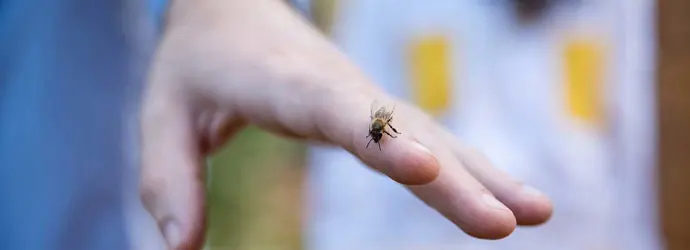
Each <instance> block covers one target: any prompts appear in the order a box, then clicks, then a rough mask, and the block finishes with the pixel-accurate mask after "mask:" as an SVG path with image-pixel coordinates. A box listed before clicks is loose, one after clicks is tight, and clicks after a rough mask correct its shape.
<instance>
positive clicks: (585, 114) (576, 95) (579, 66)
mask: <svg viewBox="0 0 690 250" xmlns="http://www.w3.org/2000/svg"><path fill="white" fill-rule="evenodd" d="M564 53H565V55H564V59H565V63H564V65H565V72H564V77H565V82H566V88H565V91H566V93H567V94H566V98H567V107H568V111H569V113H570V115H571V116H572V117H574V118H575V119H578V120H581V121H584V122H586V123H590V124H593V125H594V124H597V123H599V122H601V118H602V113H603V111H602V98H603V95H602V92H603V91H602V90H603V84H602V82H603V72H604V69H603V66H604V56H603V49H602V46H601V45H600V44H599V43H597V42H594V41H591V40H582V39H579V40H578V39H576V40H571V41H568V42H567V44H566V46H565V51H564Z"/></svg>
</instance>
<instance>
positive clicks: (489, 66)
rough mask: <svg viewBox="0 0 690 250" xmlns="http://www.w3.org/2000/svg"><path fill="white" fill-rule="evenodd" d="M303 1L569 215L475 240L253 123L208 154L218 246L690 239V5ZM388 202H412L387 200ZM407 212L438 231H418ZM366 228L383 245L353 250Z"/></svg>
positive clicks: (380, 72) (627, 244)
mask: <svg viewBox="0 0 690 250" xmlns="http://www.w3.org/2000/svg"><path fill="white" fill-rule="evenodd" d="M291 4H293V5H294V6H295V8H296V9H297V10H298V11H300V12H301V13H302V14H303V15H304V16H305V17H307V18H309V19H310V20H312V21H313V22H314V23H315V24H317V25H318V26H319V28H320V29H321V30H322V31H323V32H324V33H326V34H328V35H329V36H331V37H332V38H333V40H334V41H335V42H336V43H337V44H338V45H339V46H341V48H342V49H343V50H344V51H345V52H346V53H347V54H349V55H350V56H351V57H352V58H353V60H355V62H356V63H358V64H359V65H361V67H362V68H363V69H364V70H365V71H366V72H367V73H368V74H370V75H371V76H372V77H373V78H374V79H376V80H377V81H378V82H379V83H380V84H381V85H382V87H384V88H386V89H387V90H388V91H390V92H391V93H392V94H394V95H396V96H400V97H402V98H405V99H408V100H409V101H411V102H414V103H416V104H417V105H419V106H421V107H422V108H424V109H425V110H426V111H428V112H429V113H430V114H432V115H434V116H435V117H436V118H437V119H438V120H439V122H441V123H443V124H445V125H446V126H448V127H449V129H451V131H453V132H454V133H456V135H458V137H459V138H461V139H462V140H463V141H464V142H466V143H467V144H469V145H471V146H475V147H478V148H479V149H481V150H483V151H485V152H486V153H487V155H489V157H490V158H491V160H493V161H494V162H495V163H496V165H497V166H498V167H500V168H502V169H504V170H505V171H507V172H509V173H511V174H513V175H514V176H516V177H518V178H520V179H522V180H525V181H526V182H528V183H530V184H534V185H535V186H536V187H538V188H540V189H542V190H544V191H545V192H546V193H547V194H548V195H550V196H551V197H552V198H553V199H554V202H555V214H554V218H553V219H552V221H550V222H549V223H548V224H547V225H546V226H544V227H543V228H542V229H518V231H516V233H515V235H514V236H511V237H509V239H507V240H505V241H504V242H505V243H503V244H501V243H486V242H484V241H482V242H479V243H476V244H474V243H471V242H476V241H477V240H472V239H470V238H467V237H466V236H462V237H461V234H463V233H462V232H461V231H459V230H457V229H455V228H452V227H450V226H448V225H447V224H445V222H442V220H441V219H440V215H436V214H435V213H434V212H432V211H427V210H425V209H426V208H425V207H424V206H423V205H422V204H420V203H417V201H413V198H411V196H410V195H409V194H407V193H405V192H404V190H402V189H401V188H399V187H394V185H395V184H393V183H390V181H388V180H385V178H383V177H381V176H378V175H377V174H375V173H374V172H371V171H368V170H366V169H365V168H364V167H363V166H361V164H360V163H358V162H357V161H355V160H353V159H352V158H351V157H350V156H349V155H348V154H347V153H346V152H343V151H341V150H339V149H334V148H328V147H324V146H318V147H317V146H310V145H305V144H302V143H300V142H294V141H289V140H285V139H282V138H278V137H275V136H272V135H270V134H267V133H265V132H262V131H260V130H258V129H255V128H250V129H247V130H245V131H243V132H242V133H241V134H240V135H239V136H238V137H237V138H236V139H235V140H233V141H232V142H231V143H229V144H228V145H227V146H226V147H225V148H224V149H222V150H221V151H220V152H218V153H217V154H216V155H215V156H214V157H213V158H212V159H211V160H210V162H209V165H210V171H209V178H210V182H209V185H208V192H209V193H208V195H209V201H210V206H209V209H210V218H209V225H210V229H209V235H208V237H209V238H208V241H207V248H208V249H257V250H259V249H261V250H263V249H305V248H307V247H308V248H309V249H314V250H321V249H324V250H325V249H402V248H399V247H395V246H390V247H375V245H377V244H378V245H379V246H381V245H386V241H390V242H393V241H395V240H396V239H397V240H402V241H404V240H409V242H414V244H419V245H421V246H422V247H420V248H418V249H430V250H431V249H559V250H560V249H583V250H585V249H586V250H595V249H640V250H642V249H650V250H651V249H690V238H686V236H687V237H690V216H689V215H688V214H687V213H688V212H687V211H690V194H686V192H688V191H690V185H689V184H686V182H687V181H686V179H685V178H686V177H690V168H688V167H687V165H688V164H690V158H689V157H690V156H688V155H689V154H687V153H686V152H687V150H688V148H690V101H689V100H690V98H688V95H689V94H690V85H689V84H687V82H688V81H690V73H688V72H689V71H688V69H689V66H690V49H689V48H688V44H690V28H689V27H690V26H688V25H687V24H688V23H690V4H688V3H687V1H682V0H665V1H658V2H657V1H653V0H639V1H626V0H598V1H594V0H590V1H588V0H560V1H559V0H513V1H511V0H504V1H450V0H447V1H442V0H437V1H433V3H431V1H421V0H395V1H394V0H377V1H371V0H350V1H336V0H312V1H309V0H302V1H299V0H295V1H291ZM267 156H270V157H267ZM348 178H349V179H350V180H352V179H354V180H357V182H358V184H357V185H356V186H357V187H354V188H349V187H344V185H340V184H339V183H342V182H343V180H345V179H348ZM371 200H377V201H378V203H372V202H368V201H371ZM365 203H366V204H365ZM337 208H340V209H337ZM404 208H409V209H404ZM390 209H394V210H404V211H403V212H400V213H392V215H390V214H386V215H385V216H383V217H385V218H381V217H382V216H380V214H378V213H377V212H376V211H377V210H387V211H390ZM428 210H430V209H428ZM378 212H379V213H380V212H381V211H378ZM384 212H385V211H384ZM386 216H387V217H386ZM339 218H342V219H339ZM371 218H376V219H371ZM401 220H407V221H413V222H414V221H429V222H428V223H427V224H424V223H422V224H423V225H415V226H418V227H419V230H425V231H431V232H434V233H430V235H431V236H428V237H427V238H423V237H422V238H418V239H412V238H414V237H411V236H409V235H418V232H416V231H414V230H404V229H405V228H407V227H411V226H409V225H408V224H404V225H403V224H399V223H397V221H401ZM392 222H396V223H392ZM413 222H410V223H413ZM434 223H436V224H434ZM386 224H394V225H396V226H391V228H387V227H385V226H382V225H386ZM348 225H349V227H348ZM393 227H394V228H393ZM363 234H368V235H373V237H375V238H377V240H372V241H371V242H370V243H371V245H370V246H368V247H370V248H365V247H355V245H352V246H350V247H348V246H347V245H343V244H350V243H348V241H357V242H360V243H361V244H366V242H365V240H362V239H364V238H366V237H364V236H362V235H363ZM408 234H409V235H408ZM332 235H340V236H339V237H341V238H342V239H339V240H335V239H333V236H332ZM456 235H457V237H456ZM456 239H457V240H456ZM343 242H345V243H343ZM382 242H383V243H382ZM434 242H438V243H439V244H438V245H433V244H434ZM468 242H470V243H468ZM352 244H354V243H352ZM411 244H412V243H411ZM443 244H449V245H448V246H450V245H452V244H455V245H453V246H458V247H446V248H443V247H442V246H443ZM491 244H493V245H491ZM335 245H341V248H337V247H335ZM402 245H405V243H402Z"/></svg>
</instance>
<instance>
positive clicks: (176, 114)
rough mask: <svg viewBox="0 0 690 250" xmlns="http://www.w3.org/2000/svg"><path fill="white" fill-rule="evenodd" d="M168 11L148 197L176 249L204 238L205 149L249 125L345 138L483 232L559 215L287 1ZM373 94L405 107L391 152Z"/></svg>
mask: <svg viewBox="0 0 690 250" xmlns="http://www.w3.org/2000/svg"><path fill="white" fill-rule="evenodd" d="M169 11H170V13H169V16H168V20H167V26H166V28H165V33H164V36H163V37H162V40H161V42H160V44H159V47H158V50H157V54H156V58H155V59H154V62H153V64H152V67H151V71H150V74H149V79H148V83H147V89H146V94H145V97H144V103H143V106H142V112H141V115H142V116H141V125H142V141H141V143H142V176H141V177H142V179H141V196H142V200H143V202H144V205H145V206H146V208H147V210H148V211H149V212H150V213H151V215H152V216H153V217H154V218H155V219H156V220H157V221H158V224H159V226H160V229H161V232H162V234H163V236H164V237H165V239H166V240H167V242H168V244H169V247H170V249H200V248H201V246H202V243H203V242H202V241H203V238H204V233H205V231H204V229H205V225H204V218H205V216H206V215H205V212H204V209H203V207H204V205H205V202H206V201H205V197H204V190H205V189H204V187H205V184H204V181H205V180H204V178H203V176H205V174H204V173H203V171H204V165H203V162H204V161H203V159H204V158H205V157H206V156H207V155H208V154H210V153H212V152H213V151H214V150H215V149H216V148H218V147H219V146H221V145H223V144H224V143H226V142H227V141H228V140H229V139H231V138H232V135H233V134H235V133H236V132H237V131H239V130H240V129H241V128H243V127H244V126H245V125H247V124H254V125H257V126H259V127H261V128H263V129H265V130H267V131H270V132H273V133H276V134H279V135H284V136H287V137H291V138H294V139H299V140H304V141H319V142H325V143H329V144H332V145H337V146H340V147H342V148H344V149H345V150H347V151H349V152H351V153H352V154H354V155H355V156H357V157H359V158H360V159H361V160H362V161H363V162H364V163H365V164H366V165H368V166H369V167H371V168H372V169H374V170H376V171H378V172H381V173H383V174H385V175H387V176H389V177H390V178H391V180H392V181H396V182H398V183H400V184H402V185H406V187H407V188H408V189H409V190H410V191H411V192H412V193H414V194H415V195H416V196H417V197H418V198H419V199H421V200H423V201H424V202H426V203H427V204H428V205H429V206H430V207H432V208H434V209H436V210H437V211H439V213H440V214H442V215H443V216H445V217H446V218H447V219H449V220H450V221H452V222H453V223H455V224H456V225H457V226H458V227H459V228H460V229H461V230H463V231H464V232H466V233H468V234H470V235H472V236H474V237H477V238H483V239H501V238H504V237H506V236H508V235H510V234H511V233H512V232H513V230H515V228H516V226H517V225H538V224H542V223H544V222H546V221H547V220H548V219H549V217H550V216H551V213H552V205H551V202H550V201H549V199H548V198H547V197H546V196H544V195H543V194H541V193H540V192H538V191H536V190H535V189H533V188H529V187H527V186H526V185H523V184H522V183H521V182H520V181H517V180H514V179H512V178H511V177H510V176H508V175H507V174H505V173H503V172H501V171H500V170H498V169H496V168H494V167H493V166H492V165H491V163H490V161H489V160H488V159H487V158H486V157H485V156H483V155H482V154H481V153H480V152H477V151H475V150H472V149H471V148H470V147H468V146H466V145H463V144H462V142H460V141H458V140H457V139H455V137H454V136H453V135H452V134H450V133H449V132H448V131H447V130H446V129H445V128H443V127H442V126H440V125H439V124H437V123H435V122H434V121H433V120H432V119H430V118H429V117H428V116H427V115H425V114H424V113H423V112H421V111H420V110H419V109H418V108H417V107H415V106H413V105H410V104H408V103H406V102H404V101H402V100H398V99H396V98H392V97H390V96H389V95H388V94H386V93H385V92H383V91H382V90H381V89H379V88H377V87H375V84H374V83H373V82H372V81H371V79H369V78H368V77H367V76H366V75H365V74H363V73H362V71H361V70H360V69H358V68H357V66H356V65H354V64H352V63H351V62H350V61H349V60H348V58H347V57H346V56H345V55H344V54H343V53H341V52H340V51H339V50H338V49H337V47H336V46H335V45H333V44H331V43H330V42H329V41H328V39H326V38H325V37H324V36H323V35H321V34H320V33H319V32H318V31H317V30H316V29H314V28H313V27H311V26H310V24H309V23H308V22H306V21H305V20H303V19H302V18H301V17H300V16H299V15H298V14H297V13H294V12H293V11H292V10H291V9H290V8H289V7H288V6H287V5H286V4H285V3H284V2H283V1H279V0H251V1H249V0H175V1H173V2H172V5H171V7H170V10H169ZM374 100H378V101H382V102H387V103H391V104H392V105H395V106H396V107H397V108H396V110H395V121H396V122H395V123H396V128H397V129H398V130H399V131H401V132H403V133H402V134H401V135H398V138H396V139H392V140H391V139H390V138H384V139H383V140H381V143H382V144H383V145H384V147H385V149H386V150H384V151H379V150H378V149H372V148H369V149H367V148H365V146H366V144H367V141H368V140H369V139H367V138H365V136H364V135H366V133H367V132H368V131H367V129H368V126H369V123H370V117H369V114H370V105H371V103H372V102H373V101H374ZM317 121H318V122H317ZM372 174H376V173H374V172H372Z"/></svg>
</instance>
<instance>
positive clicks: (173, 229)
mask: <svg viewBox="0 0 690 250" xmlns="http://www.w3.org/2000/svg"><path fill="white" fill-rule="evenodd" d="M165 84H168V83H167V82H166V83H165ZM151 86H152V88H153V89H151V90H150V91H149V93H151V95H149V96H147V97H146V98H145V100H144V106H143V110H142V117H141V129H142V133H141V136H142V141H141V143H142V145H141V146H142V166H141V183H140V192H141V198H142V201H143V203H144V205H145V207H146V209H147V210H148V211H149V213H151V215H152V216H153V217H154V218H155V219H156V221H157V222H158V225H159V227H160V230H161V232H162V234H163V236H164V237H165V239H166V240H167V242H168V244H169V246H170V248H171V249H198V248H200V247H201V244H202V240H203V230H204V228H205V227H204V222H205V213H204V209H203V205H204V204H205V201H204V198H205V197H204V190H205V189H204V184H203V183H204V182H203V176H204V175H203V172H202V170H203V168H201V155H200V153H199V149H198V140H197V138H196V135H195V130H194V125H193V122H192V119H191V116H190V113H189V112H188V110H187V109H186V106H185V103H184V101H183V100H184V99H181V98H177V97H178V96H175V95H174V94H170V93H171V92H173V91H170V89H169V88H168V87H163V85H162V84H160V83H157V82H155V81H154V83H153V84H151ZM155 88H159V89H155Z"/></svg>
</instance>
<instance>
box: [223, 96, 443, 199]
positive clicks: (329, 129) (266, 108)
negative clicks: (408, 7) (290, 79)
mask: <svg viewBox="0 0 690 250" xmlns="http://www.w3.org/2000/svg"><path fill="white" fill-rule="evenodd" d="M285 93H290V94H289V95H288V94H285ZM276 96H278V97H276ZM372 96H373V95H365V94H363V93H360V90H358V89H355V88H341V89H335V88H333V87H331V86H323V85H316V84H314V85H309V87H308V88H306V87H300V86H297V87H295V86H294V85H288V84H286V85H279V86H275V87H274V88H273V89H271V90H265V91H262V92H257V93H255V94H254V95H252V98H257V99H255V100H242V102H241V103H245V104H252V103H254V104H255V106H251V107H250V106H239V107H238V108H237V112H238V113H241V114H242V116H243V117H244V118H245V119H246V120H248V121H249V122H251V123H254V124H257V125H258V126H260V127H262V128H265V129H268V130H270V131H273V132H277V133H280V134H284V135H291V136H293V137H297V138H305V139H310V140H317V141H323V142H326V143H329V144H334V145H338V146H341V147H343V148H345V149H346V150H348V151H349V152H351V153H352V154H354V155H355V156H357V157H358V158H359V159H360V160H362V161H363V162H364V163H365V164H366V165H368V166H370V167H372V168H373V169H375V170H377V171H380V172H382V173H383V174H385V175H387V176H389V177H390V178H391V179H393V180H395V181H396V182H399V183H402V184H408V185H421V184H426V183H429V182H431V181H433V180H434V179H435V178H436V176H438V172H439V165H438V162H437V161H436V159H435V158H434V157H433V155H432V154H431V153H430V152H429V150H428V149H426V148H425V147H424V146H422V145H421V144H419V143H418V142H416V141H415V140H412V139H411V138H410V137H409V136H408V135H407V134H406V133H407V131H406V128H407V125H406V124H404V123H403V122H401V123H399V124H394V126H396V128H397V129H398V131H399V132H400V133H402V134H396V133H393V132H392V130H391V129H389V128H387V131H391V133H392V134H393V135H394V136H397V138H392V137H390V136H388V135H384V138H383V139H382V140H381V141H380V145H379V144H376V143H374V142H371V143H369V139H370V138H366V137H367V135H368V133H369V124H370V123H371V118H370V108H371V103H372V102H373V101H374V97H372ZM236 98H238V99H241V98H249V97H248V96H246V95H245V96H237V97H236ZM377 98H378V99H380V100H386V101H387V102H389V103H392V104H394V103H396V102H395V101H394V100H392V99H386V98H387V97H386V95H385V94H382V93H380V94H379V95H378V96H377ZM259 104H262V105H259ZM396 112H398V111H396ZM403 114H404V112H403V113H401V115H403ZM394 116H395V114H394ZM396 119H397V117H396ZM401 120H402V119H401ZM368 143H369V146H368V147H367V144H368ZM379 146H380V147H381V149H379Z"/></svg>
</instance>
